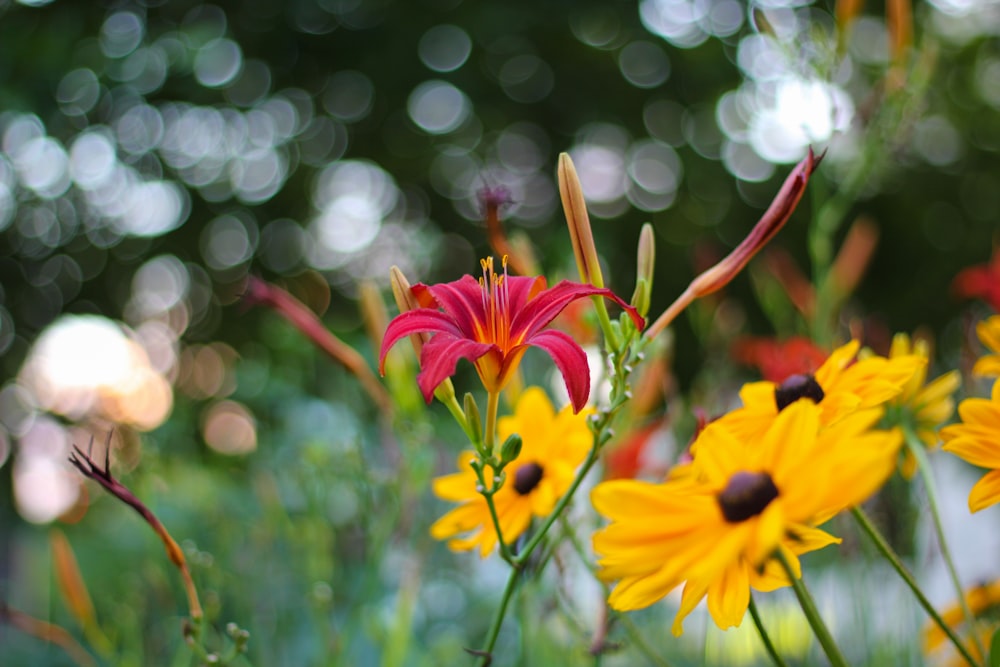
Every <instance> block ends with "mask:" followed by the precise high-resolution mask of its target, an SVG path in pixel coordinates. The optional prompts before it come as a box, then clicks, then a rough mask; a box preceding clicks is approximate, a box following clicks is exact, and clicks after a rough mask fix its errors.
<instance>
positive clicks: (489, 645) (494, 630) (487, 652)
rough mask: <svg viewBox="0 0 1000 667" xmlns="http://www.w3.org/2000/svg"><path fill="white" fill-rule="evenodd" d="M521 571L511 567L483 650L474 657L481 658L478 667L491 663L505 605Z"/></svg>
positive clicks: (505, 611) (504, 612)
mask: <svg viewBox="0 0 1000 667" xmlns="http://www.w3.org/2000/svg"><path fill="white" fill-rule="evenodd" d="M523 571H524V570H523V569H521V568H519V567H513V568H511V570H510V574H509V575H508V576H507V585H506V586H504V589H503V593H502V594H501V597H500V605H499V606H498V607H497V610H496V613H495V614H493V622H492V623H490V630H489V632H488V633H487V634H486V642H485V643H484V644H483V648H482V649H481V650H479V651H477V652H476V655H478V656H480V657H481V658H482V660H481V661H480V663H479V665H480V667H488V665H489V664H490V663H491V662H493V647H494V646H496V643H497V637H499V636H500V626H501V625H503V618H504V616H506V614H507V605H508V604H509V603H510V598H511V596H512V595H513V593H514V588H515V587H516V586H517V580H518V579H519V578H520V577H521V572H523Z"/></svg>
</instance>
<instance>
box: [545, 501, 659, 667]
mask: <svg viewBox="0 0 1000 667" xmlns="http://www.w3.org/2000/svg"><path fill="white" fill-rule="evenodd" d="M560 523H561V524H562V528H563V535H564V536H565V537H566V538H567V539H568V540H569V543H570V546H572V547H573V551H575V552H576V555H577V556H578V557H579V558H580V562H582V563H583V564H584V566H586V568H587V569H588V570H590V573H591V574H592V575H594V578H595V579H596V580H597V583H598V584H600V586H601V590H602V591H603V592H604V599H605V600H607V599H608V595H609V594H610V592H611V591H610V589H609V587H608V585H607V584H606V583H605V582H603V581H601V580H600V579H597V577H596V575H597V567H596V566H595V565H594V564H593V562H591V560H590V557H589V556H588V555H587V552H586V550H585V549H584V548H583V545H582V544H581V543H580V540H579V539H578V538H577V536H576V532H575V531H574V530H573V528H572V526H570V525H569V522H568V521H567V520H566V517H565V516H563V517H560ZM615 619H616V620H618V621H621V624H622V627H624V628H625V635H626V636H627V637H628V639H629V641H631V642H632V643H633V644H634V645H635V647H636V648H637V649H639V652H640V653H642V655H643V656H645V658H646V660H647V661H649V663H650V664H652V665H657V667H670V663H668V662H667V661H666V660H664V659H663V658H662V657H660V656H659V655H657V654H656V651H654V650H653V648H652V647H651V646H650V645H649V644H647V643H646V640H645V638H644V637H643V636H642V632H641V631H640V630H639V628H638V627H637V626H636V624H635V623H634V622H633V621H632V619H631V617H629V615H628V614H623V613H621V612H616V615H615Z"/></svg>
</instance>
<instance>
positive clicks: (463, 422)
mask: <svg viewBox="0 0 1000 667" xmlns="http://www.w3.org/2000/svg"><path fill="white" fill-rule="evenodd" d="M434 396H435V397H437V399H438V400H439V401H441V402H442V403H444V406H445V407H446V408H448V412H450V413H451V416H452V417H454V418H455V421H456V422H458V425H459V426H461V427H462V430H463V431H464V432H465V435H466V437H468V438H469V441H470V442H474V441H475V434H474V433H473V431H472V427H471V426H470V425H469V422H468V420H467V419H466V417H465V410H463V409H462V406H461V405H459V404H458V399H457V398H455V395H454V394H452V395H451V396H450V397H448V398H447V399H444V400H442V399H441V398H440V397H438V396H437V394H434Z"/></svg>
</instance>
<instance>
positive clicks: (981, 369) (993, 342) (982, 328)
mask: <svg viewBox="0 0 1000 667" xmlns="http://www.w3.org/2000/svg"><path fill="white" fill-rule="evenodd" d="M976 335H977V336H979V340H980V341H982V343H983V345H985V346H986V347H987V348H989V350H990V352H992V353H993V354H985V355H983V356H982V357H980V358H979V359H978V360H977V361H976V364H975V365H974V366H973V367H972V374H973V375H983V376H986V377H1000V315H994V316H992V317H990V318H989V319H986V320H983V321H982V322H980V323H979V324H977V325H976Z"/></svg>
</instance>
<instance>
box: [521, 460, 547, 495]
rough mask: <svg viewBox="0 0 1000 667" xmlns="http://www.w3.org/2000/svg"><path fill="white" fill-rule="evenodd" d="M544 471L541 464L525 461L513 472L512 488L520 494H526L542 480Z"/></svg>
mask: <svg viewBox="0 0 1000 667" xmlns="http://www.w3.org/2000/svg"><path fill="white" fill-rule="evenodd" d="M544 472H545V471H544V470H543V469H542V466H540V465H538V464H537V463H525V464H524V465H523V466H521V467H520V468H518V469H517V472H516V473H514V490H515V491H517V492H518V493H519V494H520V495H522V496H526V495H528V494H529V493H531V492H532V491H534V490H535V487H536V486H538V483H539V482H540V481H542V474H543V473H544Z"/></svg>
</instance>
